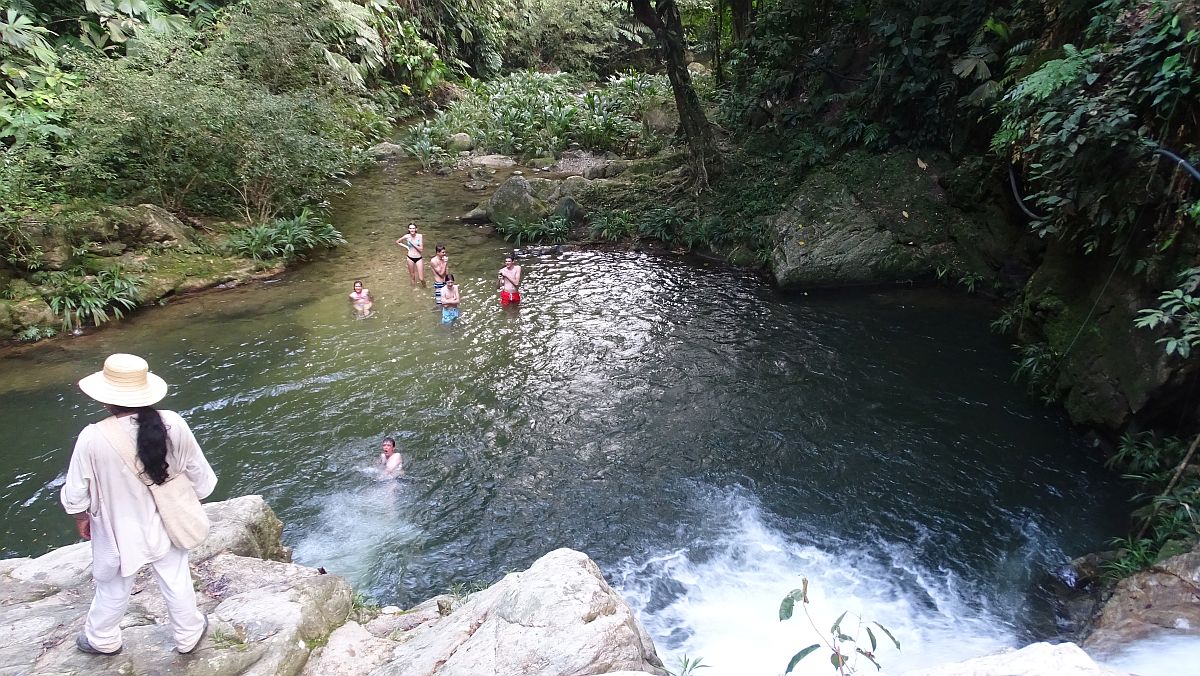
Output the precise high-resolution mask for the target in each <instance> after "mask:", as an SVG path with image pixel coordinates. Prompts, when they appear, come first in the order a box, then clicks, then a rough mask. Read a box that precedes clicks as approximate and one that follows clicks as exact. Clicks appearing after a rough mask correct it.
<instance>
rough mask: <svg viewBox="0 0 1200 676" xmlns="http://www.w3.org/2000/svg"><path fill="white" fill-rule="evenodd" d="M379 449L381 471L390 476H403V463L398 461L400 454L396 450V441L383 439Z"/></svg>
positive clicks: (388, 438)
mask: <svg viewBox="0 0 1200 676" xmlns="http://www.w3.org/2000/svg"><path fill="white" fill-rule="evenodd" d="M380 449H381V450H382V451H383V452H382V453H380V454H379V462H380V463H382V464H383V471H385V472H387V473H388V474H390V475H392V476H403V475H404V461H403V460H401V459H400V452H399V451H397V450H396V440H395V439H393V438H392V437H385V438H384V440H383V443H382V444H380Z"/></svg>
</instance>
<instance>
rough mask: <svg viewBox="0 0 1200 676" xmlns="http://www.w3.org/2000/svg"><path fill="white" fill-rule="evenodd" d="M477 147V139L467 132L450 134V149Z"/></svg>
mask: <svg viewBox="0 0 1200 676" xmlns="http://www.w3.org/2000/svg"><path fill="white" fill-rule="evenodd" d="M474 147H475V139H473V138H471V135H470V134H468V133H466V132H461V131H460V132H458V133H457V134H451V135H450V150H451V151H453V152H459V151H461V150H471V149H472V148H474Z"/></svg>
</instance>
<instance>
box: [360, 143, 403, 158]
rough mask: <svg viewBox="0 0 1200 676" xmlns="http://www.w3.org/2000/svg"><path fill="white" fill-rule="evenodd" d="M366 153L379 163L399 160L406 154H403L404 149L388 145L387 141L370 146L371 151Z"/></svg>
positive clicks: (392, 144) (393, 144)
mask: <svg viewBox="0 0 1200 676" xmlns="http://www.w3.org/2000/svg"><path fill="white" fill-rule="evenodd" d="M367 153H368V154H370V155H371V157H374V158H375V159H376V160H380V161H386V160H395V159H399V158H401V157H404V156H405V154H406V153H405V152H404V148H401V147H400V146H398V145H396V144H395V143H389V142H387V141H384V142H383V143H377V144H375V145H374V146H371V149H370V150H368V151H367Z"/></svg>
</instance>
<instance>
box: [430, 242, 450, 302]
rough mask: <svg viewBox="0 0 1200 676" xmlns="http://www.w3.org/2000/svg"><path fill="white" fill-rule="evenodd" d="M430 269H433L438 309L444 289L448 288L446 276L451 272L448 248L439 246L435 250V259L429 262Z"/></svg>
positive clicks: (434, 293) (434, 294) (434, 297)
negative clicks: (447, 254)
mask: <svg viewBox="0 0 1200 676" xmlns="http://www.w3.org/2000/svg"><path fill="white" fill-rule="evenodd" d="M429 267H430V268H431V269H433V302H434V305H436V306H437V307H441V305H442V289H444V288H445V287H446V274H447V273H448V272H449V271H450V259H449V258H448V257H447V256H446V247H444V246H442V245H441V244H439V245H437V247H435V248H434V250H433V258H431V259H430V260H429ZM434 309H437V308H434Z"/></svg>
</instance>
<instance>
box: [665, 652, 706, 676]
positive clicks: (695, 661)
mask: <svg viewBox="0 0 1200 676" xmlns="http://www.w3.org/2000/svg"><path fill="white" fill-rule="evenodd" d="M708 667H709V665H707V664H705V663H704V659H703V658H700V657H688V656H687V655H684V656H683V657H680V658H679V670H678V671H671V670H670V669H668V670H667V673H668V674H670V675H671V676H695V674H696V672H697V671H699V670H701V669H707V668H708Z"/></svg>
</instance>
